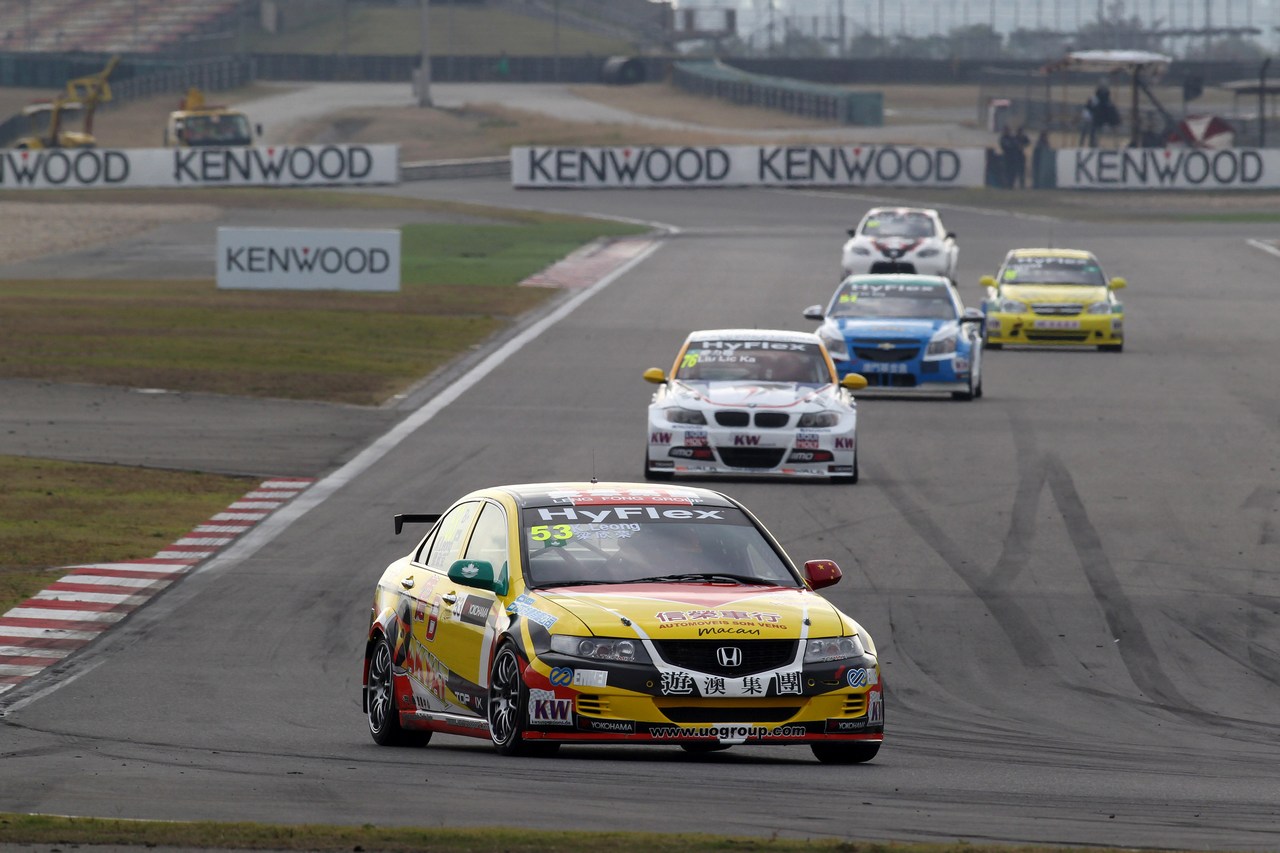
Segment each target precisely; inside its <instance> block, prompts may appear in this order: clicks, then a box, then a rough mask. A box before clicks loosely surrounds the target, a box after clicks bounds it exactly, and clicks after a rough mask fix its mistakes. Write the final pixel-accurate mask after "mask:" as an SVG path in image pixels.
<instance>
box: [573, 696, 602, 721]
mask: <svg viewBox="0 0 1280 853" xmlns="http://www.w3.org/2000/svg"><path fill="white" fill-rule="evenodd" d="M577 708H578V713H579V714H591V715H593V716H596V717H603V716H605V715H607V714H608V713H609V700H608V699H607V698H605V697H604V696H596V695H594V694H592V695H588V694H586V693H584V694H582V695H581V696H579V697H578V702H577Z"/></svg>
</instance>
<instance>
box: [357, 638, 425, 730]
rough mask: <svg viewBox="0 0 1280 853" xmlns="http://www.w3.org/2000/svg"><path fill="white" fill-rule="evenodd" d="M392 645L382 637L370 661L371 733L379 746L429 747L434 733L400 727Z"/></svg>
mask: <svg viewBox="0 0 1280 853" xmlns="http://www.w3.org/2000/svg"><path fill="white" fill-rule="evenodd" d="M392 654H393V652H392V650H391V642H390V641H389V640H388V639H387V638H386V635H384V634H379V635H378V639H377V641H376V642H375V643H374V645H373V654H372V655H371V656H370V658H369V699H368V706H369V707H368V712H367V717H368V720H369V734H370V735H371V736H372V737H373V742H374V743H376V744H377V745H378V746H426V745H427V742H428V741H429V740H431V732H420V731H409V730H407V729H404V728H402V727H401V725H400V712H399V711H397V710H396V703H395V674H394V672H393V670H392V664H391V656H392Z"/></svg>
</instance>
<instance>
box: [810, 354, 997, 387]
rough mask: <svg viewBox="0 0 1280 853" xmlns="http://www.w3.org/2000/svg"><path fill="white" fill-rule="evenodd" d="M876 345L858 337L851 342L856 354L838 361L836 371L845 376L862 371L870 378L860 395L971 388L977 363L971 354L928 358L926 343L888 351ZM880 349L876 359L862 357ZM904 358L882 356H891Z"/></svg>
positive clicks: (842, 376) (861, 372)
mask: <svg viewBox="0 0 1280 853" xmlns="http://www.w3.org/2000/svg"><path fill="white" fill-rule="evenodd" d="M872 346H874V344H872V345H865V344H863V343H860V342H857V341H850V342H849V352H850V353H852V354H853V357H852V358H849V359H847V360H841V361H837V362H836V363H835V365H836V373H837V374H839V376H840V377H841V378H842V379H843V378H844V377H845V376H847V375H848V374H850V373H860V374H862V375H863V376H865V377H866V379H867V387H866V388H864V389H862V390H861V391H859V392H858V394H859V395H862V394H866V393H869V392H876V391H885V392H892V393H894V394H913V393H919V394H930V393H942V392H953V391H966V390H968V388H969V377H970V374H971V372H972V370H973V363H972V361H971V359H970V356H969V355H968V354H960V353H954V354H952V355H949V356H946V357H943V358H925V357H923V356H922V355H921V353H923V352H924V349H925V346H926V344H924V343H922V344H919V345H918V346H916V347H915V348H914V353H913V351H912V349H911V348H907V347H904V348H900V349H897V350H889V351H885V352H884V353H883V354H881V353H880V351H878V350H872ZM860 351H862V352H876V353H877V357H876V358H875V359H865V358H859V357H858V354H859V352H860ZM889 353H894V355H893V356H892V357H893V358H895V359H897V358H899V356H906V357H901V358H900V360H880V359H888V358H890V356H889Z"/></svg>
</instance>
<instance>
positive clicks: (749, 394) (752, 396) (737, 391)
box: [668, 380, 835, 409]
mask: <svg viewBox="0 0 1280 853" xmlns="http://www.w3.org/2000/svg"><path fill="white" fill-rule="evenodd" d="M834 401H835V386H834V385H804V384H800V383H797V382H758V381H751V382H686V381H684V380H680V381H677V382H673V383H672V385H671V398H670V400H669V401H668V403H669V404H675V405H683V406H691V405H698V404H701V405H711V406H733V407H746V406H750V407H753V408H757V409H786V408H790V407H792V406H806V405H812V406H820V407H821V406H829V405H831V404H833V403H834Z"/></svg>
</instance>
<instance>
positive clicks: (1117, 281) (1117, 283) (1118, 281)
mask: <svg viewBox="0 0 1280 853" xmlns="http://www.w3.org/2000/svg"><path fill="white" fill-rule="evenodd" d="M1126 284H1128V282H1127V281H1125V280H1124V279H1122V278H1113V279H1111V283H1110V284H1109V285H1108V286H1109V287H1110V288H1111V289H1112V290H1119V289H1120V288H1122V287H1124V286H1125V285H1126Z"/></svg>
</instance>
